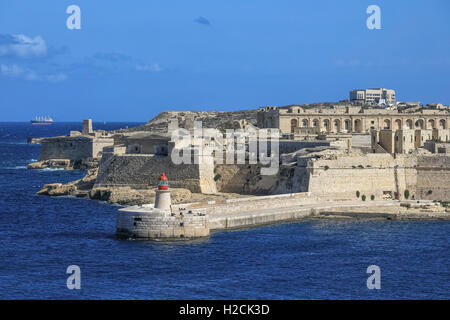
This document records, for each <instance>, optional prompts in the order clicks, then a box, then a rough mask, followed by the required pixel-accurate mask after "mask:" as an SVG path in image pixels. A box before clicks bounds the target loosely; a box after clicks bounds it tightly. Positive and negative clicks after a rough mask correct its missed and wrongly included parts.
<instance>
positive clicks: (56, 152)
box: [39, 119, 114, 161]
mask: <svg viewBox="0 0 450 320" xmlns="http://www.w3.org/2000/svg"><path fill="white" fill-rule="evenodd" d="M40 143H41V145H42V147H41V153H40V155H39V161H45V160H52V159H67V160H70V161H81V160H84V159H87V158H96V157H99V156H100V155H101V153H102V151H103V148H105V147H110V146H113V144H114V139H113V137H112V136H109V135H108V134H107V133H106V132H100V131H98V132H96V131H94V130H93V129H92V120H91V119H85V120H83V126H82V131H81V132H79V131H71V132H70V135H68V136H61V137H51V138H44V139H41V140H40Z"/></svg>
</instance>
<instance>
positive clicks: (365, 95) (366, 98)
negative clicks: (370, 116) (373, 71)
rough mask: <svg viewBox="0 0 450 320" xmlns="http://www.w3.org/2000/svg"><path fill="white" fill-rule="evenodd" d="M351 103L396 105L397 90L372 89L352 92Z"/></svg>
mask: <svg viewBox="0 0 450 320" xmlns="http://www.w3.org/2000/svg"><path fill="white" fill-rule="evenodd" d="M349 95H350V102H353V103H355V102H356V103H360V104H381V103H383V102H384V103H385V104H395V103H396V102H397V99H396V97H395V90H392V89H385V88H371V89H363V90H352V91H350V94H349Z"/></svg>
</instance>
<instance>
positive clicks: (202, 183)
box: [95, 153, 217, 194]
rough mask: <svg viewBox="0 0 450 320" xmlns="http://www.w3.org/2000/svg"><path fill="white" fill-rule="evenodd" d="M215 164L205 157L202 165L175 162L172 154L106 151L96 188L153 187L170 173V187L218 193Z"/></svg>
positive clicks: (101, 162)
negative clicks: (108, 152) (159, 179)
mask: <svg viewBox="0 0 450 320" xmlns="http://www.w3.org/2000/svg"><path fill="white" fill-rule="evenodd" d="M213 171H214V164H213V162H212V158H211V159H203V160H202V161H201V163H199V164H195V163H192V164H183V165H176V164H174V163H173V162H172V160H171V158H170V156H162V155H155V154H107V153H106V154H104V156H103V157H102V159H101V161H100V164H99V170H98V174H97V179H96V183H95V185H96V187H118V186H119V187H120V186H130V187H132V188H135V189H141V188H147V187H148V186H154V185H155V183H156V181H158V178H159V176H160V175H161V172H164V173H166V175H167V176H168V178H169V180H170V183H171V187H174V188H186V189H188V190H190V191H191V192H198V193H205V194H210V193H215V192H217V189H216V184H215V182H214V172H213Z"/></svg>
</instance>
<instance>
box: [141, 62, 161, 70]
mask: <svg viewBox="0 0 450 320" xmlns="http://www.w3.org/2000/svg"><path fill="white" fill-rule="evenodd" d="M136 70H137V71H146V72H159V71H162V68H161V66H160V65H159V64H157V63H154V64H152V65H146V64H139V65H137V66H136Z"/></svg>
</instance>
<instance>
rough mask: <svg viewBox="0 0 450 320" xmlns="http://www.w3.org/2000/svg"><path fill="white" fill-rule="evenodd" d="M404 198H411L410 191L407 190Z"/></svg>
mask: <svg viewBox="0 0 450 320" xmlns="http://www.w3.org/2000/svg"><path fill="white" fill-rule="evenodd" d="M404 196H405V199H408V198H409V190H408V189H406V190H405V192H404Z"/></svg>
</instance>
